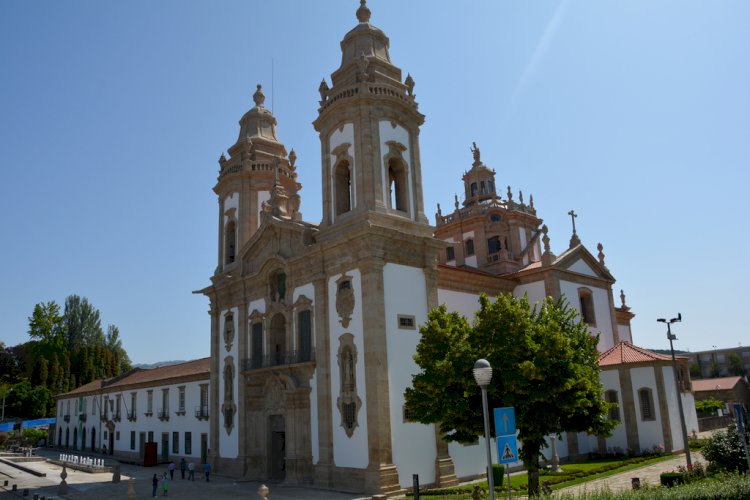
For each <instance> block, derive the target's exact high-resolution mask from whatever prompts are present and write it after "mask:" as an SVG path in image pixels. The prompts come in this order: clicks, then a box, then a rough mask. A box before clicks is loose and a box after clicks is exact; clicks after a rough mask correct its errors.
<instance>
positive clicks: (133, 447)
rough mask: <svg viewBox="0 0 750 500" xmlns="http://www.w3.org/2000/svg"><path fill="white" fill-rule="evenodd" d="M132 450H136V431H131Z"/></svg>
mask: <svg viewBox="0 0 750 500" xmlns="http://www.w3.org/2000/svg"><path fill="white" fill-rule="evenodd" d="M130 449H131V450H135V431H130Z"/></svg>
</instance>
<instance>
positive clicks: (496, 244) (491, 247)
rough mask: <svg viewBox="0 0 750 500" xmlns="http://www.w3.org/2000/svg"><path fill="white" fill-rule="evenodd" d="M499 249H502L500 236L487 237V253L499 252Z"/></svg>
mask: <svg viewBox="0 0 750 500" xmlns="http://www.w3.org/2000/svg"><path fill="white" fill-rule="evenodd" d="M499 251H500V237H499V236H493V237H491V238H487V253H489V254H490V255H492V254H493V253H498V252H499Z"/></svg>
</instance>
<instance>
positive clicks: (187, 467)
mask: <svg viewBox="0 0 750 500" xmlns="http://www.w3.org/2000/svg"><path fill="white" fill-rule="evenodd" d="M176 468H177V466H176V465H175V463H174V461H171V462H169V465H168V466H167V470H166V472H164V474H163V475H162V477H161V488H162V495H163V496H167V495H168V494H169V482H170V481H172V480H173V479H174V471H175V469H176ZM185 471H187V473H188V477H187V478H188V480H190V481H195V464H194V463H193V462H189V463H188V462H186V461H185V459H184V458H181V459H180V474H181V476H182V479H185ZM203 475H204V477H205V478H206V482H207V483H209V482H211V464H210V463H208V462H206V463H204V464H203ZM151 484H152V486H153V488H152V490H151V494H152V495H153V497H154V498H156V489H157V487H158V486H159V475H158V474H154V477H153V478H152V479H151Z"/></svg>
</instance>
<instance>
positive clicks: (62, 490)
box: [57, 464, 68, 497]
mask: <svg viewBox="0 0 750 500" xmlns="http://www.w3.org/2000/svg"><path fill="white" fill-rule="evenodd" d="M66 477H68V471H67V470H66V469H65V464H63V470H62V472H61V473H60V479H62V481H60V484H59V485H58V486H57V496H60V497H61V496H63V495H67V494H68V483H66V482H65V478H66Z"/></svg>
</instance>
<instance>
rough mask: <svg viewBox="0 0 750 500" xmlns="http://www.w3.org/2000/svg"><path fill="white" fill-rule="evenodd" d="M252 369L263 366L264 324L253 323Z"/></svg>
mask: <svg viewBox="0 0 750 500" xmlns="http://www.w3.org/2000/svg"><path fill="white" fill-rule="evenodd" d="M251 363H252V367H253V368H261V367H262V366H263V323H253V357H252V362H251Z"/></svg>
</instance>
